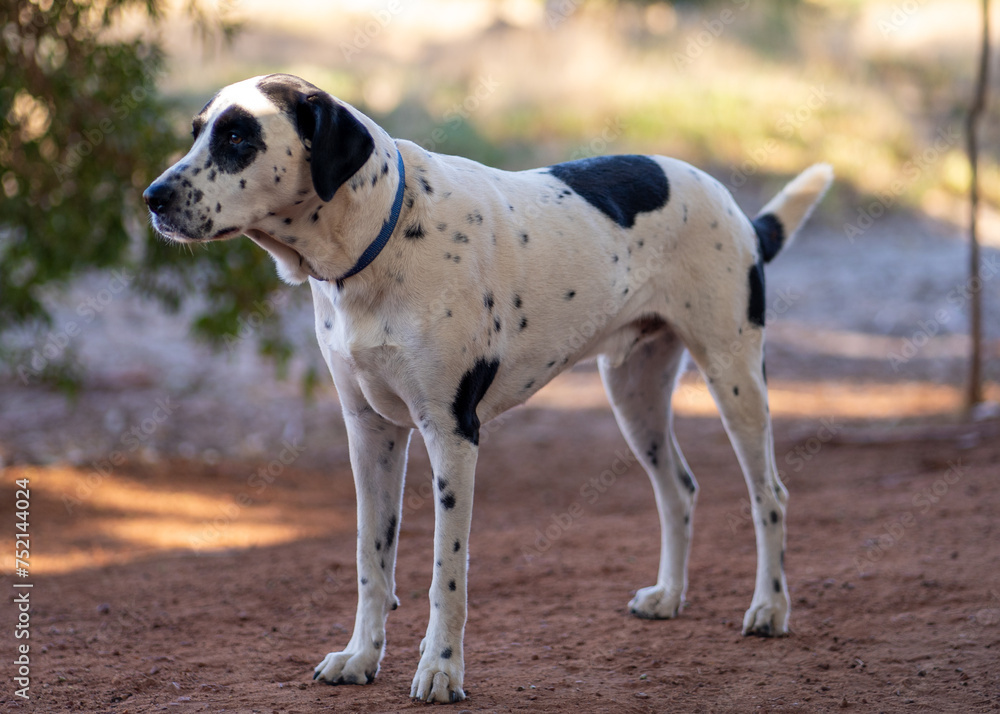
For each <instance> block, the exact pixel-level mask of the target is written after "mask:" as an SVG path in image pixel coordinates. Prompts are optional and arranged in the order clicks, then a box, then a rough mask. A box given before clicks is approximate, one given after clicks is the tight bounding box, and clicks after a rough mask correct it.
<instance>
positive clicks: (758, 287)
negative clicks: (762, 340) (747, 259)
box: [747, 262, 764, 327]
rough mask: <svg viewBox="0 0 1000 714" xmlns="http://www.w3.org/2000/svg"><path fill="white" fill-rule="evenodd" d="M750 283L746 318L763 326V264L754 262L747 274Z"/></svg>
mask: <svg viewBox="0 0 1000 714" xmlns="http://www.w3.org/2000/svg"><path fill="white" fill-rule="evenodd" d="M747 281H748V282H749V284H750V299H749V301H748V303H747V319H748V320H749V321H750V322H752V323H753V324H755V325H758V326H759V327H763V326H764V264H763V263H761V262H757V263H754V264H753V265H751V266H750V271H749V273H748V275H747Z"/></svg>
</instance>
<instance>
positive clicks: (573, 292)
mask: <svg viewBox="0 0 1000 714" xmlns="http://www.w3.org/2000/svg"><path fill="white" fill-rule="evenodd" d="M564 297H565V298H566V299H567V300H572V299H573V298H575V297H576V290H569V291H567V292H566V295H565V296H564Z"/></svg>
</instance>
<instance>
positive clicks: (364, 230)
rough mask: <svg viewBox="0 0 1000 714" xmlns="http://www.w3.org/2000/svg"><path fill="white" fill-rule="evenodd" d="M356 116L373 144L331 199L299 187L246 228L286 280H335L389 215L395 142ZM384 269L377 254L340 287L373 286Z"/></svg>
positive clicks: (395, 168)
mask: <svg viewBox="0 0 1000 714" xmlns="http://www.w3.org/2000/svg"><path fill="white" fill-rule="evenodd" d="M356 116H357V117H358V118H359V119H360V120H361V121H362V123H364V125H365V126H366V128H367V129H368V131H369V132H370V133H371V135H372V138H373V140H374V142H375V148H374V150H373V151H372V154H371V156H370V157H369V159H368V161H367V162H366V163H365V164H364V165H363V166H362V167H361V168H360V169H358V171H357V172H356V173H355V174H354V175H353V176H351V178H349V179H348V180H347V181H346V182H345V183H344V184H343V185H342V186H341V187H340V188H339V189H338V190H337V192H336V193H335V194H334V196H333V198H332V199H331V200H330V201H328V202H324V201H322V200H321V199H320V197H319V196H317V195H316V192H315V191H314V190H313V189H312V186H311V185H307V186H303V187H302V188H301V189H300V191H299V194H300V198H299V199H297V200H296V202H295V203H293V204H292V205H290V206H288V207H286V208H284V209H282V210H279V211H276V212H274V213H272V214H269V215H268V216H267V217H265V218H263V219H261V220H260V221H258V222H256V223H255V224H254V225H253V226H251V227H250V228H248V229H247V231H246V234H247V235H248V236H249V237H250V238H251V239H252V240H253V241H254V242H255V243H257V244H258V245H260V246H261V247H262V248H264V249H265V250H267V251H268V252H269V253H270V254H271V256H272V257H273V258H274V260H275V263H276V264H277V268H278V275H279V276H281V278H282V279H283V280H284V281H285V282H288V283H291V284H293V285H298V284H301V283H303V282H305V281H306V280H307V279H308V278H309V277H312V278H315V279H317V280H323V281H329V282H335V281H337V280H338V278H341V276H343V275H345V274H346V273H348V271H350V270H351V268H352V267H354V266H355V265H356V264H357V261H358V259H359V258H360V257H361V255H362V254H363V253H364V252H365V250H366V249H367V248H368V247H369V246H370V245H371V244H372V242H373V241H374V240H375V238H376V237H377V236H378V235H379V231H380V230H381V229H382V226H383V224H384V223H385V222H386V221H387V220H388V219H389V215H390V212H391V210H392V205H393V200H394V199H395V198H396V193H397V189H398V187H399V182H400V175H399V168H398V153H397V151H398V150H397V148H396V143H395V142H394V141H393V140H392V138H391V137H390V136H389V135H388V134H387V133H386V132H385V131H384V130H383V129H381V128H380V127H379V126H378V125H377V124H375V123H374V122H373V121H371V120H370V119H368V117H366V116H364V115H363V114H361V113H360V112H358V113H357V114H356ZM405 210H406V207H405V202H404V207H403V211H404V212H405ZM400 223H401V221H400ZM398 227H399V225H398V223H397V230H398ZM391 241H392V238H390V243H391ZM383 267H384V266H382V265H380V264H379V259H378V258H376V259H375V260H374V261H372V263H371V264H370V265H368V266H367V267H366V268H365V269H363V270H361V271H360V272H358V273H357V274H355V275H352V276H351V277H350V278H348V279H347V280H346V281H344V283H343V284H342V285H341V286H339V287H340V288H341V289H343V290H344V291H349V292H356V291H358V290H364V289H365V288H366V287H371V284H372V283H373V282H378V280H379V278H380V277H381V276H382V273H384V272H385V271H384V269H383Z"/></svg>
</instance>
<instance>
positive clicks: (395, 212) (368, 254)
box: [336, 148, 406, 290]
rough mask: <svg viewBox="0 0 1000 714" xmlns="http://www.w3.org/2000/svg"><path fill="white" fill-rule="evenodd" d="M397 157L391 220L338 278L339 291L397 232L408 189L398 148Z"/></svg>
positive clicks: (366, 265)
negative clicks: (397, 167) (405, 192)
mask: <svg viewBox="0 0 1000 714" xmlns="http://www.w3.org/2000/svg"><path fill="white" fill-rule="evenodd" d="M396 157H397V158H398V164H399V186H397V187H396V198H395V199H394V200H393V202H392V210H391V211H390V212H389V218H388V220H386V221H385V222H384V223H383V224H382V230H380V231H379V233H378V236H376V238H375V240H374V241H372V243H371V245H369V246H368V247H367V248H365V252H364V253H362V254H361V257H360V258H358V262H357V263H355V264H354V267H353V268H351V269H350V270H348V271H347V272H346V273H344V274H343V275H341V276H340V277H339V278H337V280H336V283H337V289H338V290H340V289H341V288H342V287H343V286H344V281H345V280H347V279H348V278H349V277H351V276H352V275H355V274H357V273H360V272H361V271H362V270H364V269H365V268H367V267H368V266H369V265H370V264H371V262H372V261H373V260H375V258H377V257H378V254H379V253H381V252H382V249H383V248H385V244H386V243H388V242H389V236H391V235H392V232H393V231H394V230H396V224H397V223H398V222H399V212H400V211H401V210H402V208H403V192H404V190H405V188H406V169H405V168H404V167H403V155H402V154H401V153H399V149H398V148H397V149H396Z"/></svg>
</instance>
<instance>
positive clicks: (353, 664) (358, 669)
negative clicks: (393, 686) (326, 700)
mask: <svg viewBox="0 0 1000 714" xmlns="http://www.w3.org/2000/svg"><path fill="white" fill-rule="evenodd" d="M376 674H378V655H377V654H376V655H375V656H372V655H368V654H362V653H360V652H351V651H346V650H345V651H344V652H331V653H330V654H328V655H327V656H326V657H324V658H323V661H322V662H320V663H319V664H318V665H316V669H315V670H314V671H313V679H318V680H320V681H321V682H326V683H327V684H370V683H371V682H373V681H374V680H375V675H376Z"/></svg>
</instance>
